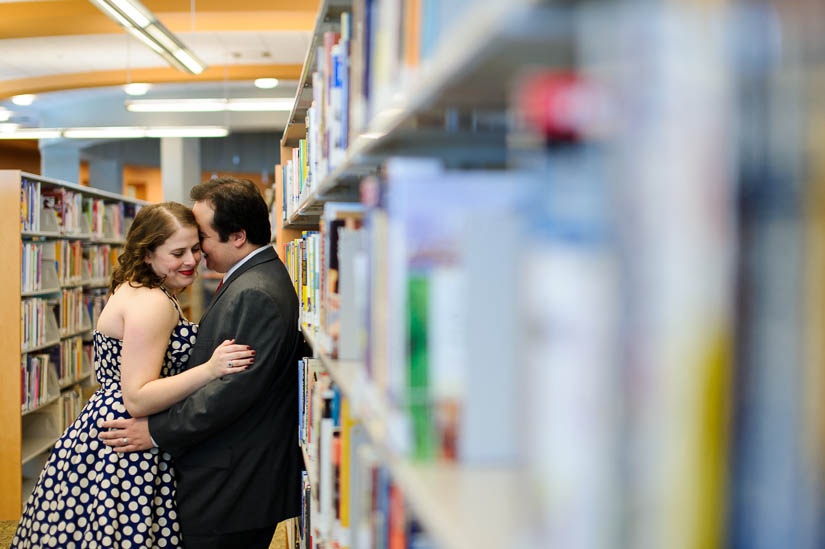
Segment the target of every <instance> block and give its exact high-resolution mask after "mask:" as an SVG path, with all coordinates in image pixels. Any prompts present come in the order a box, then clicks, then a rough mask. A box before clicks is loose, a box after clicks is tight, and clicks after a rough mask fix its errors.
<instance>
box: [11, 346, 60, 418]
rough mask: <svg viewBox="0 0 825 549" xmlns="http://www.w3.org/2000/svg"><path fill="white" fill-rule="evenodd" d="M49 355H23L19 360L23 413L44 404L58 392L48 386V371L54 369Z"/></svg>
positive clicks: (55, 388)
mask: <svg viewBox="0 0 825 549" xmlns="http://www.w3.org/2000/svg"><path fill="white" fill-rule="evenodd" d="M52 357H53V355H52V354H51V353H38V354H24V355H22V357H21V359H20V376H21V379H22V380H23V383H22V384H21V391H22V392H21V395H20V402H21V407H22V411H23V412H27V411H29V410H33V409H35V408H38V407H40V406H43V405H44V404H46V403H47V402H48V401H49V399H50V398H51V397H52V396H56V395H57V393H58V392H59V388H58V387H50V386H49V378H50V377H51V376H50V375H49V373H50V370H51V369H52V368H54V365H53V364H52Z"/></svg>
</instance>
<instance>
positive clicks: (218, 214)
mask: <svg viewBox="0 0 825 549" xmlns="http://www.w3.org/2000/svg"><path fill="white" fill-rule="evenodd" d="M189 196H190V197H191V198H192V200H194V201H195V202H200V201H207V202H209V203H210V204H211V205H212V208H213V209H214V210H215V217H213V218H212V228H213V229H215V231H216V232H217V233H218V236H219V237H220V239H221V242H226V241H227V240H229V235H230V234H232V233H235V232H238V231H241V230H244V231H246V239H247V240H248V241H249V242H250V243H251V244H254V245H256V246H264V245H266V244H269V242H270V240H271V238H272V231H271V229H270V226H269V210H268V209H267V207H266V202H264V198H263V196H261V193H260V191H258V187H256V186H255V184H254V183H253V182H252V181H250V180H248V179H236V178H234V177H220V178H217V179H210V180H209V181H204V182H203V183H201V184H199V185H195V187H194V188H193V189H192V192H191V193H190V194H189Z"/></svg>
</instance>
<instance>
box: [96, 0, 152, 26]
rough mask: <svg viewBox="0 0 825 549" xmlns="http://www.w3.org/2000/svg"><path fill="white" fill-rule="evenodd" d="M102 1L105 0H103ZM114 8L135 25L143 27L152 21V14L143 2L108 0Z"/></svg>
mask: <svg viewBox="0 0 825 549" xmlns="http://www.w3.org/2000/svg"><path fill="white" fill-rule="evenodd" d="M103 1H104V2H105V1H106V0H103ZM108 1H109V4H111V5H112V6H113V7H114V8H116V9H118V10H119V11H120V13H122V14H123V15H125V16H126V18H127V19H129V20H130V21H131V22H132V23H133V24H134V25H135V26H137V27H145V26H146V25H148V24H149V23H151V22H152V18H151V17H150V16H151V15H152V14H151V12H150V11H149V10H147V9H146V8H145V7H144V6H143V4H141V3H140V2H137V1H135V0H108Z"/></svg>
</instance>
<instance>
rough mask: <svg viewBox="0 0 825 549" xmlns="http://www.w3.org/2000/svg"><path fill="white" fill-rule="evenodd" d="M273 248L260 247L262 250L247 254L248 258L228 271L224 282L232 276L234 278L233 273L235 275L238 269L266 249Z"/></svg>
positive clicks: (267, 246)
mask: <svg viewBox="0 0 825 549" xmlns="http://www.w3.org/2000/svg"><path fill="white" fill-rule="evenodd" d="M271 247H272V245H271V244H267V245H266V246H261V247H260V248H258V249H257V250H254V251H252V252H249V254H247V256H246V257H244V258H243V259H241V260H240V261H238V262H237V263H235V264H234V265H232V267H231V268H230V269H229V270H228V271H226V274H225V275H223V280H224V282H226V281H227V280H229V277H230V276H232V273H234V272H235V271H237V270H238V268H239V267H240V266H241V265H243V264H244V263H246V262H247V261H249V260H250V259H252V258H253V257H254V256H256V255H258V254H259V253H261V252H262V251H264V250H266V249H268V248H271Z"/></svg>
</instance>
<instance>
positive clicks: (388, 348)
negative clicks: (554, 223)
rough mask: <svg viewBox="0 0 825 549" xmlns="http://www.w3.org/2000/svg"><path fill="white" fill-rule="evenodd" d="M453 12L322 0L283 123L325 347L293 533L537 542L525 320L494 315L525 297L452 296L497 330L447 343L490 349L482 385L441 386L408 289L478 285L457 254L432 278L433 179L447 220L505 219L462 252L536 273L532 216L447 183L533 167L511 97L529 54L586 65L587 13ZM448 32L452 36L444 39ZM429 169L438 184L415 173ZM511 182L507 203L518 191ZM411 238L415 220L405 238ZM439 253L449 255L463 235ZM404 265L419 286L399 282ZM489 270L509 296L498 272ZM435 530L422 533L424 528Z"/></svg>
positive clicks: (324, 541) (304, 426) (311, 331)
mask: <svg viewBox="0 0 825 549" xmlns="http://www.w3.org/2000/svg"><path fill="white" fill-rule="evenodd" d="M440 9H442V8H440V7H439V3H435V2H426V1H421V2H396V1H388V2H382V3H380V5H378V3H371V2H368V1H367V2H364V1H359V0H325V1H322V2H321V3H320V6H319V12H318V15H317V17H316V26H315V30H314V32H313V37H312V40H311V47H310V50H309V52H308V54H307V57H306V61H305V63H304V69H303V71H302V74H301V79H300V81H299V85H298V92H297V94H296V98H295V102H294V105H293V108H292V111H291V113H290V116H289V119H288V121H287V125H286V127H285V129H284V133H283V137H282V139H281V164H280V165H279V166H276V169H275V189H274V196H273V200H272V201H271V203H272V220H273V227H274V229H275V230H274V233H275V240H276V246H277V250H278V253H279V255H280V256H281V257H282V259H283V260H284V262H285V264H286V265H287V268H288V269H289V271H290V274H291V275H292V277H293V281H294V282H295V285H296V292H297V293H298V294H299V298H300V300H301V306H302V311H301V324H302V330H303V332H304V335H305V337H306V339H307V341H308V342H309V344H310V346H311V347H312V349H313V356H312V357H307V358H306V360H304V361H302V363H301V365H300V371H301V372H302V373H301V387H300V391H301V395H302V422H301V427H300V429H299V430H300V432H299V439H300V441H301V445H302V449H303V455H304V460H305V462H306V471H307V476H306V478H305V493H304V495H305V502H304V514H303V515H302V517H301V519H300V520H298V521H296V524H295V525H294V532H292V534H294V536H293V537H295V538H296V539H297V540H298V544H299V545H300V546H301V547H304V548H310V547H321V548H326V547H351V546H362V544H364V543H371V544H372V546H374V547H401V546H406V545H404V544H405V543H409V544H412V545H413V546H414V545H415V544H416V543H422V544H423V545H422V546H427V547H429V546H433V547H439V548H445V549H463V548H468V549H469V548H473V549H479V548H481V549H485V548H490V549H492V548H499V547H509V546H520V547H521V546H524V547H527V546H529V542H528V541H526V537H525V536H529V535H530V533H529V532H527V527H526V523H525V521H526V520H527V519H526V516H527V515H529V513H527V512H525V510H526V506H527V505H529V503H525V501H526V500H528V499H529V496H526V495H525V494H524V490H523V487H524V485H525V482H526V481H527V479H528V477H527V473H526V471H525V470H524V467H523V464H524V461H523V451H524V449H523V447H522V446H521V444H522V443H523V441H522V440H521V438H520V437H521V436H522V434H523V432H522V422H521V420H520V419H519V414H520V413H521V409H520V408H519V404H518V403H517V400H518V399H517V397H515V396H514V395H515V394H516V393H517V391H518V390H520V388H521V387H520V385H519V380H520V377H521V374H520V373H519V372H520V371H522V370H521V369H520V368H521V367H520V365H519V360H520V358H519V357H520V356H521V355H519V354H518V353H517V352H516V349H517V346H518V345H517V343H516V342H517V341H518V340H519V337H520V336H519V335H517V334H515V333H514V332H513V331H508V329H506V328H502V329H501V330H500V331H499V332H496V330H493V329H491V328H490V327H489V326H491V325H492V326H498V324H504V325H505V326H506V324H507V323H508V322H509V323H512V324H513V325H514V326H515V325H517V320H518V314H519V313H518V312H517V311H515V310H514V308H513V307H512V306H511V303H510V298H511V297H512V296H509V295H506V294H505V293H503V292H498V294H500V295H496V293H495V292H493V297H494V298H493V299H491V300H490V303H489V304H482V305H478V306H476V305H468V304H467V303H456V302H452V304H453V305H455V306H456V307H457V308H458V309H462V311H463V312H462V314H464V315H467V316H468V317H475V319H476V320H475V324H474V323H473V322H469V321H468V325H469V326H472V327H478V328H479V330H478V334H477V337H473V338H471V340H473V343H474V344H472V345H467V346H465V345H464V343H465V340H466V337H464V338H463V339H461V343H460V344H459V343H456V344H452V343H450V342H446V343H445V342H444V341H443V340H439V341H438V342H433V343H432V346H433V347H435V346H436V345H438V346H439V349H440V350H441V351H442V352H444V353H447V354H449V353H450V352H452V351H455V350H456V348H458V347H462V348H461V349H459V351H460V352H459V353H458V354H464V355H466V357H465V359H466V360H467V362H468V363H470V364H472V367H468V368H467V369H468V370H472V374H469V375H468V376H469V377H464V378H462V379H461V382H460V383H459V385H463V386H466V395H465V396H461V397H458V398H456V399H453V396H452V393H451V391H454V390H455V380H452V381H451V382H450V383H447V384H446V385H445V386H444V387H438V388H434V387H433V386H430V387H429V388H428V387H427V381H426V380H424V381H423V385H422V384H420V382H421V378H418V381H414V379H415V376H416V375H417V374H415V373H412V374H411V372H415V371H416V368H417V367H416V366H414V365H413V361H414V360H416V359H415V357H413V356H412V354H413V353H412V352H411V351H410V348H409V345H410V344H411V342H413V341H414V338H413V337H411V331H410V330H411V328H410V326H409V325H408V324H407V323H408V321H410V318H408V317H409V316H410V314H411V313H410V311H411V310H412V308H411V307H410V306H409V304H408V302H407V299H412V298H405V297H403V294H404V292H406V291H408V290H409V291H413V288H414V286H415V285H416V284H419V283H421V282H422V280H423V284H424V285H425V286H426V284H431V285H433V286H434V285H436V284H438V285H440V286H439V287H441V288H442V289H444V288H447V289H448V291H452V294H459V293H462V292H463V290H461V289H460V287H458V286H451V284H453V282H452V281H454V279H453V278H452V275H453V274H454V273H452V274H451V273H450V272H447V273H446V274H444V272H442V271H441V270H439V269H440V268H443V271H445V272H446V271H450V268H449V267H450V265H446V264H443V265H438V267H439V269H436V270H435V271H438V272H435V271H433V272H430V273H427V274H426V275H425V276H424V277H423V279H419V278H417V273H416V272H414V269H413V268H412V265H411V264H410V263H409V262H408V261H407V259H405V258H404V256H403V255H402V256H399V255H398V253H397V250H398V249H400V248H399V247H396V245H402V246H409V245H411V244H420V243H419V242H416V241H415V230H407V229H405V228H404V223H407V222H410V220H418V221H420V219H421V218H422V217H421V216H424V217H425V218H426V215H427V211H428V209H430V207H429V205H427V204H426V203H425V202H422V201H421V199H420V195H421V194H425V195H428V194H429V197H430V199H431V201H432V203H433V207H432V213H431V215H430V217H429V218H427V219H428V221H425V223H426V222H429V220H432V222H433V226H434V227H441V226H442V225H441V223H442V221H440V220H439V217H441V218H443V217H455V218H459V219H461V220H462V222H466V223H477V222H478V220H479V217H478V215H482V217H483V218H484V219H486V220H487V225H497V224H499V223H500V225H501V228H498V227H495V228H490V229H489V230H484V229H480V230H479V231H478V235H476V236H474V237H471V238H469V239H464V237H459V236H458V233H456V235H455V236H456V239H455V241H456V242H459V244H458V245H457V248H453V249H451V250H450V253H452V254H454V256H455V257H462V258H469V259H467V262H468V263H467V265H465V266H464V267H462V268H464V269H468V271H467V272H474V271H471V270H470V269H475V268H477V267H483V263H482V262H480V261H479V257H480V256H481V255H483V254H484V253H485V252H484V251H483V250H484V249H485V246H489V248H487V251H489V250H495V252H494V253H499V252H500V251H501V252H503V253H500V257H499V259H500V260H501V261H502V262H503V263H504V264H505V267H502V268H499V269H491V270H492V271H494V272H493V274H490V275H485V277H484V278H485V280H484V282H485V283H489V284H490V285H491V286H492V287H499V288H501V287H506V286H507V284H511V280H512V278H509V277H512V276H515V275H517V274H518V273H517V272H516V269H509V268H508V267H507V266H506V264H507V261H508V259H509V258H510V257H511V256H512V254H510V253H509V252H508V251H507V246H506V245H505V246H502V244H506V243H507V241H508V238H509V237H510V236H513V235H515V234H517V233H516V232H515V229H514V228H513V227H515V226H516V225H518V223H520V221H518V217H519V216H518V215H516V214H513V213H512V212H510V211H509V210H507V208H506V207H504V206H500V205H497V206H496V209H501V210H502V212H498V211H493V212H492V213H493V215H490V213H491V212H489V211H487V210H484V206H483V205H482V204H481V203H482V202H483V200H482V199H479V200H478V204H476V203H474V201H473V200H472V199H469V198H468V199H466V200H462V201H458V202H457V201H455V197H454V196H453V197H451V195H450V192H446V193H445V197H444V199H441V198H439V190H440V189H441V188H442V187H438V186H437V185H440V184H443V185H444V187H443V188H448V187H450V186H452V185H454V186H455V187H456V188H460V189H462V192H464V191H467V190H468V189H473V188H474V187H473V185H475V184H478V187H479V188H486V189H487V190H488V191H489V189H491V188H493V186H494V185H497V186H498V187H499V188H502V189H504V188H508V187H510V186H511V184H512V185H513V186H515V185H518V184H520V183H521V181H522V180H521V179H519V177H522V176H519V177H510V176H509V175H501V176H499V175H497V174H502V173H504V171H505V170H506V169H508V168H509V167H510V166H509V164H510V162H511V159H510V150H509V147H510V145H509V142H508V139H510V138H512V137H513V132H512V128H510V127H509V126H508V122H507V118H508V114H507V113H508V111H509V110H510V109H511V106H512V101H513V90H514V88H515V87H516V86H517V84H518V81H519V79H520V78H522V77H523V76H524V74H525V73H526V72H528V71H529V70H537V68H543V69H545V70H546V69H547V68H548V67H552V66H565V65H567V64H569V63H570V62H571V40H572V36H573V30H574V28H573V27H572V25H571V13H570V11H569V10H567V9H559V8H555V7H551V6H549V5H548V4H547V3H546V2H537V1H529V0H524V1H522V0H519V1H516V2H507V3H502V2H487V1H483V2H475V3H472V4H471V5H470V4H465V5H464V6H462V7H461V8H458V11H457V12H456V13H451V12H450V9H451V8H449V9H448V8H447V7H443V11H442V12H439V10H440ZM465 11H466V12H472V13H465ZM437 28H441V29H447V28H448V29H449V32H445V33H443V34H441V35H439V34H438V31H434V30H433V29H437ZM433 33H435V34H433ZM445 36H447V37H448V39H445V40H441V39H442V38H445ZM370 44H371V45H370ZM379 44H380V45H379ZM455 44H460V45H461V47H454V46H455ZM369 48H373V49H372V50H369ZM379 50H380V52H379ZM425 50H426V51H425ZM387 57H389V59H387ZM367 88H369V93H367V92H366V90H367ZM445 169H446V170H451V171H445ZM452 170H454V171H461V172H463V173H461V174H459V175H455V173H454V171H452ZM465 170H469V171H471V173H469V174H468V173H466V172H465ZM536 177H537V176H536V174H532V179H536ZM428 179H429V180H431V181H426V180H428ZM525 179H526V180H529V179H531V176H527V177H526V178H525ZM402 180H403V181H402ZM417 180H420V181H421V182H422V183H421V186H420V187H419V189H420V191H418V192H417V191H416V185H415V183H411V181H417ZM432 180H436V181H435V185H436V186H434V184H433V183H434V181H432ZM511 180H512V181H511ZM388 183H389V185H388ZM427 183H428V184H427ZM533 183H535V181H533ZM524 186H525V187H529V188H537V187H535V186H533V187H530V183H529V182H528V183H527V184H525V185H524ZM388 187H390V188H395V189H401V188H403V189H406V191H405V192H406V193H407V194H406V195H405V196H407V197H408V198H409V199H411V200H412V203H413V204H414V205H413V206H406V205H405V204H404V201H403V200H401V199H395V198H392V197H391V196H390V197H389V198H388V196H389V195H390V193H387V188H388ZM471 192H472V191H471ZM508 192H509V191H508ZM480 194H483V192H481V193H480ZM503 194H504V195H505V197H502V199H501V200H500V201H499V202H501V204H504V203H505V202H506V200H507V198H506V195H507V193H503ZM416 195H419V198H418V199H416ZM394 200H395V202H393V201H394ZM514 200H516V199H514ZM387 201H389V202H387ZM451 201H452V202H451ZM439 202H440V203H441V205H439ZM465 202H466V204H465ZM388 203H389V207H387V204H388ZM358 204H361V205H362V206H363V208H359V207H358ZM468 204H469V205H468ZM473 207H477V208H479V209H478V210H473V209H472V208H473ZM416 208H417V209H416ZM479 212H483V213H482V214H479ZM405 215H409V216H410V217H409V218H405V217H404V216H405ZM415 216H418V217H415ZM474 216H475V217H474ZM489 219H495V221H496V223H493V224H490V223H489ZM399 227H400V230H401V233H398V231H399ZM445 230H447V231H450V230H453V231H455V227H452V226H448V225H445ZM337 231H340V232H337ZM405 231H406V232H405ZM333 233H334V236H331V235H332V234H333ZM398 234H403V235H404V236H403V237H401V239H400V240H399V239H398V236H397V235H398ZM405 239H406V240H405ZM441 244H444V243H443V242H442V243H441ZM405 249H406V248H405ZM431 251H435V252H436V253H435V254H434V255H433V257H437V256H438V253H439V252H441V251H443V250H431ZM330 255H333V256H334V259H330ZM513 257H514V256H513ZM330 262H332V263H330ZM336 262H337V267H335V268H333V267H332V266H331V265H332V264H335V263H336ZM387 272H389V273H390V274H389V276H385V275H386V274H387ZM398 273H401V274H398ZM442 275H444V276H443V277H442ZM399 279H402V280H403V281H402V282H401V284H402V286H396V284H397V283H398V280H399ZM407 284H409V287H405V286H404V285H407ZM511 285H512V284H511ZM470 286H471V288H472V291H488V292H489V289H487V288H484V284H481V283H478V282H474V283H472V284H471V285H470ZM333 287H335V288H336V289H335V290H333V289H332V288H333ZM432 291H435V290H432ZM399 292H400V293H399ZM333 294H334V295H333ZM410 295H412V294H410ZM462 295H463V294H462ZM399 296H402V297H400V298H399ZM436 305H438V303H437V302H435V301H434V302H432V304H431V306H432V308H433V309H435V308H436ZM448 305H449V303H448ZM441 312H443V313H444V315H443V317H442V318H439V315H438V314H435V313H433V314H431V315H430V316H429V317H426V314H425V317H426V318H425V320H424V326H423V327H422V326H420V327H419V328H421V329H423V330H424V332H425V333H426V331H427V329H428V327H427V324H428V323H429V325H430V328H431V329H435V326H441V327H442V328H443V327H444V319H445V318H447V317H450V315H452V314H453V313H455V312H456V310H452V311H451V310H450V309H449V307H448V308H447V309H444V310H442V311H441ZM499 314H500V315H501V316H497V315H499ZM508 315H509V316H508ZM412 316H415V315H414V314H413V315H412ZM505 319H506V320H505ZM412 322H415V320H412ZM485 322H486V325H485V324H484V323H485ZM447 332H448V330H447V331H445V333H447ZM465 335H466V334H465ZM458 337H459V336H458V335H456V338H458ZM436 339H437V338H436ZM476 340H477V341H478V343H477V344H475V341H476ZM430 351H432V349H431V350H430ZM431 367H432V365H431ZM418 371H419V372H420V371H421V370H418ZM432 372H436V370H435V369H434V370H433V371H432ZM432 372H431V373H430V375H431V376H438V375H439V374H438V373H437V372H436V373H432ZM424 377H426V375H425V376H424ZM445 387H446V389H445ZM442 389H444V390H446V391H447V392H448V393H450V394H451V396H450V397H449V398H444V399H443V400H442V401H439V402H437V403H436V402H435V401H434V400H431V399H435V398H441V397H434V396H433V393H437V392H438V391H440V390H442ZM456 392H457V393H464V389H461V390H458V391H456ZM425 393H428V394H427V395H426V396H421V395H424V394H425ZM467 395H469V396H467ZM456 409H459V410H461V412H460V413H461V420H459V423H461V425H462V428H464V427H466V432H465V433H459V434H457V435H456V434H455V432H454V430H453V428H454V427H455V425H454V423H451V422H454V421H456V420H455V418H454V417H453V416H452V415H450V414H453V413H455V410H456ZM485 409H489V410H495V411H496V415H491V414H490V413H489V412H485ZM441 413H444V414H446V416H445V417H448V418H449V419H448V420H446V422H447V423H448V424H449V425H450V426H451V427H447V428H445V429H446V430H445V431H439V434H438V435H434V434H433V431H434V430H435V431H437V430H438V429H440V428H441V427H439V426H437V425H435V423H437V421H440V419H439V420H436V419H434V418H435V417H436V416H437V415H438V414H441ZM439 417H440V416H439ZM467 418H469V419H467ZM487 420H491V421H489V422H488V421H487ZM485 436H486V437H487V440H486V446H485ZM434 439H437V440H435V442H433V440H434ZM445 441H446V442H445ZM330 463H331V464H330ZM365 478H371V479H372V481H369V480H367V481H365V480H364V479H365ZM376 479H377V480H376ZM331 492H334V494H335V495H334V500H335V503H333V497H332V496H331V495H330V493H331ZM376 494H379V495H376ZM375 516H380V518H379V519H376V518H375ZM307 525H310V527H309V528H307ZM422 532H423V534H422ZM419 535H422V536H423V539H421V540H418V542H415V541H414V540H413V539H411V538H413V537H415V536H419ZM364 536H366V538H365V537H364ZM310 537H311V538H312V539H311V540H310V539H309V538H310ZM366 540H369V541H366Z"/></svg>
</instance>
